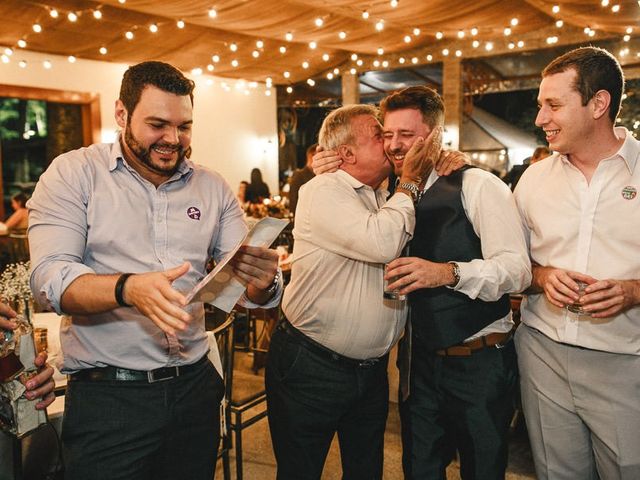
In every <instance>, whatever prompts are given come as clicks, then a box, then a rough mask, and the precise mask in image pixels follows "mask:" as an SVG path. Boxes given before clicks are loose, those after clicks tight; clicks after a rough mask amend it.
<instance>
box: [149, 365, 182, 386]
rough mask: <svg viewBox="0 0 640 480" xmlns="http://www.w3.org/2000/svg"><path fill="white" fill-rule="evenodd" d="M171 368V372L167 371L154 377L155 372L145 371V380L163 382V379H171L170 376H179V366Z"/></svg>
mask: <svg viewBox="0 0 640 480" xmlns="http://www.w3.org/2000/svg"><path fill="white" fill-rule="evenodd" d="M172 368H173V373H169V372H167V373H166V374H165V375H164V376H161V377H158V378H156V372H154V371H150V372H147V381H148V382H149V383H157V382H164V381H165V380H171V379H172V378H176V377H179V376H180V368H179V367H172Z"/></svg>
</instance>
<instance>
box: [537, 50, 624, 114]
mask: <svg viewBox="0 0 640 480" xmlns="http://www.w3.org/2000/svg"><path fill="white" fill-rule="evenodd" d="M570 68H573V69H574V70H575V71H576V82H575V85H574V87H575V89H576V90H577V91H578V93H579V94H580V97H581V98H582V105H583V106H584V105H586V104H587V103H589V100H591V99H592V98H593V96H594V95H595V94H596V92H598V91H599V90H606V91H607V92H609V95H611V108H610V109H609V118H610V119H611V121H612V122H613V123H615V122H616V117H617V116H618V112H619V111H620V102H621V100H622V93H623V92H624V74H623V73H622V67H621V66H620V63H618V60H616V58H615V57H614V56H613V55H611V54H610V53H609V52H608V51H606V50H605V49H604V48H599V47H580V48H576V49H575V50H571V51H570V52H567V53H565V54H564V55H561V56H559V57H558V58H556V59H555V60H553V61H552V62H551V63H550V64H549V65H547V66H546V67H545V69H544V70H543V71H542V77H543V78H544V77H547V76H549V75H554V74H556V73H562V72H565V71H567V70H569V69H570Z"/></svg>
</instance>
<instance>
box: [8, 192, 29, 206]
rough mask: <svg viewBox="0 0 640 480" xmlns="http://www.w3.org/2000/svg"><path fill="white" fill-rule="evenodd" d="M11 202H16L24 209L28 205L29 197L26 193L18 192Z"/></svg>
mask: <svg viewBox="0 0 640 480" xmlns="http://www.w3.org/2000/svg"><path fill="white" fill-rule="evenodd" d="M11 200H15V201H16V203H17V204H18V205H20V206H21V207H22V208H24V206H25V205H26V204H27V200H29V197H28V196H27V194H26V193H24V192H18V193H16V194H15V195H14V196H13V197H11Z"/></svg>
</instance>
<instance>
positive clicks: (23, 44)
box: [18, 38, 27, 48]
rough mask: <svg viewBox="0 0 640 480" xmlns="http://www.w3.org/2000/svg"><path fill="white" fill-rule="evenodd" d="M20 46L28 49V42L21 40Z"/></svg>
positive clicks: (19, 41)
mask: <svg viewBox="0 0 640 480" xmlns="http://www.w3.org/2000/svg"><path fill="white" fill-rule="evenodd" d="M18 46H19V47H20V48H27V42H26V41H25V40H23V39H22V38H21V39H20V40H18Z"/></svg>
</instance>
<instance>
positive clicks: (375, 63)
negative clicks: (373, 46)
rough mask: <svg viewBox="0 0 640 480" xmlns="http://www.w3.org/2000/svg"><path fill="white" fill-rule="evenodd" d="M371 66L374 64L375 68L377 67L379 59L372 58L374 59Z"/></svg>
mask: <svg viewBox="0 0 640 480" xmlns="http://www.w3.org/2000/svg"><path fill="white" fill-rule="evenodd" d="M373 66H374V67H375V68H378V67H379V66H380V60H377V59H376V60H374V61H373Z"/></svg>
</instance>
